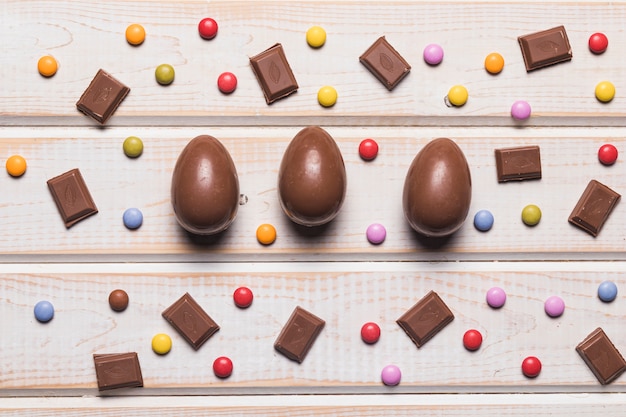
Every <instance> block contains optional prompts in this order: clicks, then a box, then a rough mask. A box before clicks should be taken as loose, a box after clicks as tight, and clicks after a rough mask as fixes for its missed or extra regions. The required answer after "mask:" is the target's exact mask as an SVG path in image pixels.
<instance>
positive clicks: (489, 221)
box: [474, 210, 493, 232]
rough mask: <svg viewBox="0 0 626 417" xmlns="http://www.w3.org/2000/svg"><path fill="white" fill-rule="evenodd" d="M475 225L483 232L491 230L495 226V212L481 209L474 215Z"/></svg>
mask: <svg viewBox="0 0 626 417" xmlns="http://www.w3.org/2000/svg"><path fill="white" fill-rule="evenodd" d="M474 227H475V228H476V229H478V230H480V231H481V232H486V231H488V230H491V228H492V227H493V214H491V212H490V211H489V210H479V211H477V212H476V214H475V215H474Z"/></svg>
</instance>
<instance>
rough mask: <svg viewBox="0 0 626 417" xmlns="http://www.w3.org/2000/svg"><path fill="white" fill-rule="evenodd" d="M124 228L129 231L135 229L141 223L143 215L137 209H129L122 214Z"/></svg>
mask: <svg viewBox="0 0 626 417" xmlns="http://www.w3.org/2000/svg"><path fill="white" fill-rule="evenodd" d="M123 220H124V226H126V227H127V228H129V229H137V228H139V226H141V224H142V223H143V214H141V211H139V209H137V208H134V207H133V208H129V209H127V210H126V211H125V212H124V216H123Z"/></svg>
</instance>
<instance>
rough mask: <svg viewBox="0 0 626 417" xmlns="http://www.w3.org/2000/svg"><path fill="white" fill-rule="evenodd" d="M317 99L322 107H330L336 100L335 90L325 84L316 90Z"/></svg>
mask: <svg viewBox="0 0 626 417" xmlns="http://www.w3.org/2000/svg"><path fill="white" fill-rule="evenodd" d="M317 101H318V102H319V103H320V105H322V106H323V107H332V106H334V105H335V103H336V102H337V90H335V88H334V87H331V86H330V85H325V86H324V87H322V88H320V89H319V90H318V92H317Z"/></svg>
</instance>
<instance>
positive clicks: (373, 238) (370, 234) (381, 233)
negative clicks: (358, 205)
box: [366, 223, 387, 245]
mask: <svg viewBox="0 0 626 417" xmlns="http://www.w3.org/2000/svg"><path fill="white" fill-rule="evenodd" d="M366 236H367V240H368V241H369V242H370V243H371V244H373V245H379V244H381V243H383V242H384V241H385V238H386V237H387V230H386V229H385V226H383V225H382V224H380V223H373V224H370V225H369V226H368V228H367V232H366Z"/></svg>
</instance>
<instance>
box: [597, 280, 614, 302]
mask: <svg viewBox="0 0 626 417" xmlns="http://www.w3.org/2000/svg"><path fill="white" fill-rule="evenodd" d="M598 297H599V298H600V300H602V301H604V302H606V303H610V302H611V301H613V300H615V297H617V285H615V283H614V282H613V281H604V282H603V283H602V284H600V285H599V286H598Z"/></svg>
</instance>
